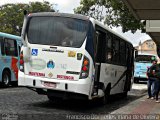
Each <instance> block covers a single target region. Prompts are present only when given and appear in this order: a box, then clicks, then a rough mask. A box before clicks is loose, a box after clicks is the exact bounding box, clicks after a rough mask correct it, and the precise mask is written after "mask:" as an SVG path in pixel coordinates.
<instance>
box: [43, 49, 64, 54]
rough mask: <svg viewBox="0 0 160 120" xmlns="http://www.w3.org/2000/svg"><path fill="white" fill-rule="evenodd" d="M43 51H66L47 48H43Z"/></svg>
mask: <svg viewBox="0 0 160 120" xmlns="http://www.w3.org/2000/svg"><path fill="white" fill-rule="evenodd" d="M42 51H46V52H59V53H64V51H63V50H57V49H45V48H43V49H42Z"/></svg>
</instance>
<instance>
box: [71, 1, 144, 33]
mask: <svg viewBox="0 0 160 120" xmlns="http://www.w3.org/2000/svg"><path fill="white" fill-rule="evenodd" d="M74 12H75V13H78V14H83V15H87V16H91V17H93V18H95V19H98V20H100V21H104V23H105V24H107V25H109V26H110V27H118V26H122V31H123V32H127V31H129V30H131V32H132V33H135V32H136V30H137V29H139V30H143V29H144V25H143V23H142V22H141V21H140V20H137V19H135V17H134V16H133V15H132V14H131V12H130V11H129V9H128V8H127V6H125V4H124V3H123V2H122V1H121V0H81V2H80V6H79V7H77V8H76V9H74Z"/></svg>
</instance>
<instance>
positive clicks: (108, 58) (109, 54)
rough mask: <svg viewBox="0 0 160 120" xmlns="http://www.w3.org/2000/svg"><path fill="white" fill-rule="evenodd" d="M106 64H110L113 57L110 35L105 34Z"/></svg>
mask: <svg viewBox="0 0 160 120" xmlns="http://www.w3.org/2000/svg"><path fill="white" fill-rule="evenodd" d="M106 41H107V42H106V46H107V47H106V62H111V61H112V57H113V50H112V35H111V34H110V33H109V32H107V37H106Z"/></svg>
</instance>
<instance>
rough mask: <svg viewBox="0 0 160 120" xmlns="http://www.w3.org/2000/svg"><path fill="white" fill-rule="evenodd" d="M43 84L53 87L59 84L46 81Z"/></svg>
mask: <svg viewBox="0 0 160 120" xmlns="http://www.w3.org/2000/svg"><path fill="white" fill-rule="evenodd" d="M43 85H44V86H45V87H51V88H56V86H57V84H56V83H53V82H44V83H43Z"/></svg>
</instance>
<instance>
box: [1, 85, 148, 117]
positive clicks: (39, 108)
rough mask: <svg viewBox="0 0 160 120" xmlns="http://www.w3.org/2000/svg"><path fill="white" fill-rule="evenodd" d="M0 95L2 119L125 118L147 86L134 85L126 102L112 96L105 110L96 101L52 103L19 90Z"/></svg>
mask: <svg viewBox="0 0 160 120" xmlns="http://www.w3.org/2000/svg"><path fill="white" fill-rule="evenodd" d="M137 86H139V87H137ZM140 88H141V89H140ZM0 95H1V97H0V106H1V109H0V113H1V114H2V116H1V117H2V118H5V117H11V118H14V119H15V120H17V119H21V120H25V119H26V120H28V119H38V120H44V119H46V120H48V119H51V120H53V119H54V120H55V119H72V118H71V116H70V115H77V114H81V115H82V114H83V115H84V114H85V115H91V114H95V115H99V114H103V115H107V114H112V113H113V114H115V113H121V114H123V113H125V114H126V106H128V105H130V104H131V103H132V104H131V106H135V104H136V103H135V104H133V103H134V101H136V100H138V99H140V98H143V97H144V96H145V95H146V84H135V85H133V90H132V91H131V92H129V95H128V97H127V98H122V97H120V96H113V97H112V100H111V102H110V103H109V104H107V105H105V106H101V105H99V104H97V101H93V102H86V101H75V100H65V101H60V102H57V103H51V102H49V101H48V98H47V97H46V96H43V95H38V94H37V93H35V92H33V91H31V90H29V89H27V88H22V87H17V88H13V87H10V88H1V89H0ZM131 106H128V108H127V109H128V110H129V109H130V108H129V107H131ZM128 110H127V111H128ZM128 112H129V111H128ZM11 120H12V119H11Z"/></svg>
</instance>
